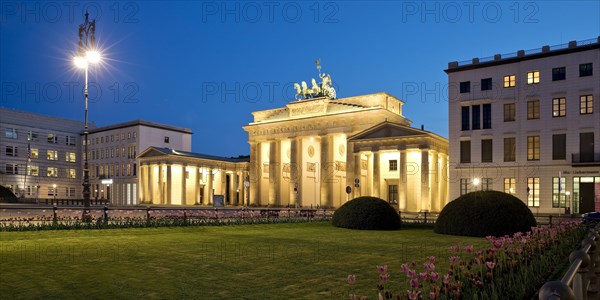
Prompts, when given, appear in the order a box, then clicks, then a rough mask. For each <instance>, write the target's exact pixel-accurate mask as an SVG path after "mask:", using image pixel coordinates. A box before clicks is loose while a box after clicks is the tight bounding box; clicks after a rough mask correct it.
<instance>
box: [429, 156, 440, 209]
mask: <svg viewBox="0 0 600 300" xmlns="http://www.w3.org/2000/svg"><path fill="white" fill-rule="evenodd" d="M431 156H432V158H431V166H430V168H431V182H430V186H431V200H430V201H431V210H432V211H440V210H441V205H440V197H439V187H440V185H439V183H440V178H439V177H440V176H439V175H440V174H439V166H438V165H439V164H438V152H437V151H432V152H431Z"/></svg>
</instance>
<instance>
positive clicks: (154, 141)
mask: <svg viewBox="0 0 600 300" xmlns="http://www.w3.org/2000/svg"><path fill="white" fill-rule="evenodd" d="M88 139H89V148H88V151H89V156H88V157H89V167H90V184H91V188H90V190H91V193H92V194H91V198H92V199H106V200H109V201H110V203H111V204H113V205H135V204H139V201H138V164H137V162H136V156H137V154H138V153H140V152H142V151H144V150H146V149H147V148H149V147H151V146H154V147H161V148H170V149H177V150H181V151H188V152H189V151H191V149H192V131H191V130H190V129H187V128H180V127H175V126H169V125H164V124H158V123H153V122H148V121H142V120H135V121H130V122H125V123H119V124H114V125H109V126H104V127H99V128H96V129H92V130H90V131H89V137H88Z"/></svg>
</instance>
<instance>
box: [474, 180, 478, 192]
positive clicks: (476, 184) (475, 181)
mask: <svg viewBox="0 0 600 300" xmlns="http://www.w3.org/2000/svg"><path fill="white" fill-rule="evenodd" d="M473 185H474V186H475V191H477V187H478V186H479V178H477V177H475V178H473Z"/></svg>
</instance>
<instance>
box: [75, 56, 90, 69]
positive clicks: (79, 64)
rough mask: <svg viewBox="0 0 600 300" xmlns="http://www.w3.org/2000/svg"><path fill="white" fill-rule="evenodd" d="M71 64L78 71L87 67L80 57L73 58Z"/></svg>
mask: <svg viewBox="0 0 600 300" xmlns="http://www.w3.org/2000/svg"><path fill="white" fill-rule="evenodd" d="M73 63H75V66H76V67H78V68H80V69H84V68H85V67H87V65H88V61H87V59H86V58H85V57H81V56H75V58H74V59H73Z"/></svg>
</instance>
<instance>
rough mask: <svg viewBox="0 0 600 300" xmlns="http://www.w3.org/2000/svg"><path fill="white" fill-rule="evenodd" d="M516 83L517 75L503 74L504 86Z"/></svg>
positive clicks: (511, 85) (507, 86) (512, 85)
mask: <svg viewBox="0 0 600 300" xmlns="http://www.w3.org/2000/svg"><path fill="white" fill-rule="evenodd" d="M516 83H517V76H515V75H506V76H504V87H505V88H509V87H514V86H515V85H516Z"/></svg>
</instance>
